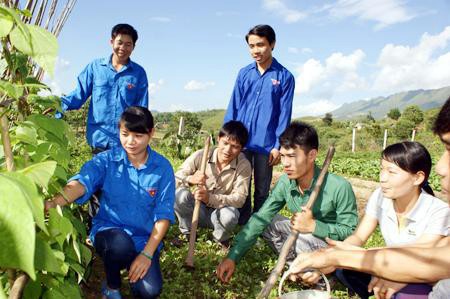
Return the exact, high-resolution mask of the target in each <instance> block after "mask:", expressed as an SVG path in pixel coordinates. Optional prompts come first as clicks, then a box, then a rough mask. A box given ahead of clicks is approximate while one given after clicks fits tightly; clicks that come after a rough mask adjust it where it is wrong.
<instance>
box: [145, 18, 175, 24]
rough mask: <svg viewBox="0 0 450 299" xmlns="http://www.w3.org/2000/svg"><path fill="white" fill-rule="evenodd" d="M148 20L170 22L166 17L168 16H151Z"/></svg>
mask: <svg viewBox="0 0 450 299" xmlns="http://www.w3.org/2000/svg"><path fill="white" fill-rule="evenodd" d="M150 21H153V22H159V23H170V22H172V19H171V18H168V17H151V18H150Z"/></svg>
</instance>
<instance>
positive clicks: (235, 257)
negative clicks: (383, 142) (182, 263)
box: [216, 122, 358, 283]
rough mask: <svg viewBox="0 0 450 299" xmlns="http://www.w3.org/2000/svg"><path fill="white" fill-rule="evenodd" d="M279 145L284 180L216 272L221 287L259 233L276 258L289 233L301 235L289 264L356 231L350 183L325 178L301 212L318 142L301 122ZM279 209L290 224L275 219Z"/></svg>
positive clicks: (331, 176)
mask: <svg viewBox="0 0 450 299" xmlns="http://www.w3.org/2000/svg"><path fill="white" fill-rule="evenodd" d="M280 145H281V149H280V154H281V163H282V165H283V170H284V174H283V175H282V176H281V177H280V179H279V181H278V182H277V184H276V185H275V187H274V189H273V190H272V192H271V194H270V195H269V197H268V198H267V200H266V202H265V203H264V205H263V206H262V207H261V209H260V210H259V211H258V212H257V213H255V214H254V215H252V217H251V218H250V220H249V222H248V223H247V224H246V225H245V226H244V228H243V229H242V230H241V231H240V232H239V234H238V235H237V236H236V238H235V240H234V246H233V247H232V248H231V249H230V251H229V253H228V255H227V257H226V258H225V259H224V260H223V261H222V262H221V263H220V264H219V266H217V270H216V274H217V276H218V277H219V279H220V280H221V281H222V282H225V283H226V282H229V281H230V279H231V276H232V275H233V272H234V270H235V268H236V263H238V262H239V260H240V259H241V258H242V257H243V256H244V255H245V253H246V252H247V251H248V250H249V249H250V248H251V247H252V246H253V244H254V243H255V242H256V240H257V239H258V237H259V236H260V235H261V234H263V232H264V234H263V237H264V238H265V239H266V240H268V241H269V244H270V246H271V247H272V248H273V249H275V250H276V251H277V252H279V251H280V249H281V246H282V244H283V243H284V241H285V240H286V238H287V237H288V235H289V233H290V230H291V228H293V229H295V230H297V231H298V232H300V234H299V237H298V239H297V241H296V245H295V251H293V252H292V254H290V257H289V258H290V259H293V258H294V257H295V255H297V254H299V253H301V252H304V251H312V250H315V249H318V248H321V247H326V246H327V243H326V242H325V241H324V239H325V238H330V239H334V240H344V239H345V238H346V237H347V236H349V235H351V233H352V232H353V230H354V229H355V228H356V225H357V222H358V215H357V209H356V199H355V195H354V193H353V190H352V187H351V185H350V183H349V182H348V181H346V180H345V179H344V178H342V177H339V176H337V175H334V174H331V173H329V174H327V175H326V177H325V179H324V182H323V184H322V188H321V191H320V193H319V196H318V198H317V200H316V202H315V204H314V206H313V208H312V210H310V209H307V208H306V207H304V206H305V204H306V202H307V201H308V199H309V196H310V194H311V192H312V190H313V188H314V186H315V184H316V181H317V178H318V176H319V173H320V169H319V168H318V167H317V166H316V165H315V160H316V157H317V151H318V148H319V138H318V136H317V132H316V130H315V129H314V127H312V126H310V125H308V124H306V123H302V122H293V123H291V124H290V125H289V127H288V128H287V129H286V130H285V131H284V132H283V134H282V135H281V136H280ZM284 206H287V208H288V210H289V211H291V212H292V213H294V214H293V216H292V218H291V219H290V220H289V219H287V218H285V217H283V216H281V215H278V214H277V213H278V212H279V211H280V210H281V209H283V207H284Z"/></svg>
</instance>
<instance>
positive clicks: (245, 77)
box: [224, 58, 295, 154]
mask: <svg viewBox="0 0 450 299" xmlns="http://www.w3.org/2000/svg"><path fill="white" fill-rule="evenodd" d="M294 88H295V79H294V76H292V74H291V73H290V72H289V71H288V70H287V69H286V68H285V67H283V66H282V65H281V64H279V63H278V61H277V60H276V59H275V58H273V60H272V64H271V66H270V67H269V68H268V69H267V70H266V71H265V72H264V74H263V75H261V74H260V72H259V71H258V67H257V65H256V62H255V63H252V64H249V65H248V66H246V67H244V68H242V69H241V70H240V71H239V74H238V77H237V79H236V84H235V85H234V90H233V94H232V95H231V100H230V103H229V104H228V110H227V112H226V114H225V119H224V122H225V123H226V122H228V121H230V120H238V121H240V122H242V123H243V124H244V126H245V127H246V128H247V130H248V133H249V140H248V143H247V145H246V148H247V149H249V150H252V151H255V152H258V153H263V154H268V153H270V151H271V150H272V149H273V148H277V149H278V148H279V147H280V143H279V141H278V138H279V137H280V135H281V134H282V133H283V132H284V130H285V129H286V128H287V126H288V125H289V123H290V121H291V114H292V101H293V97H294Z"/></svg>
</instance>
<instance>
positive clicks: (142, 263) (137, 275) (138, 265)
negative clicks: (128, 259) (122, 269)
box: [128, 254, 152, 283]
mask: <svg viewBox="0 0 450 299" xmlns="http://www.w3.org/2000/svg"><path fill="white" fill-rule="evenodd" d="M151 265H152V261H151V260H150V259H149V258H147V257H145V256H143V255H142V254H138V256H137V257H136V258H135V259H134V261H133V263H131V267H130V271H128V278H129V279H130V282H131V283H135V282H136V281H138V280H139V279H142V278H144V276H145V274H147V271H148V269H150V266H151Z"/></svg>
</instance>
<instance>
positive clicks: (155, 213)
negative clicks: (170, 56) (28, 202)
mask: <svg viewBox="0 0 450 299" xmlns="http://www.w3.org/2000/svg"><path fill="white" fill-rule="evenodd" d="M119 128H120V143H121V145H122V146H121V147H115V148H113V149H111V150H107V151H104V152H102V153H99V154H97V155H96V156H94V158H93V159H92V160H90V161H88V162H86V163H85V164H84V165H83V167H82V168H81V170H80V172H79V173H78V174H77V175H75V176H74V177H72V178H71V179H70V180H69V182H68V183H67V185H66V186H65V187H64V189H63V192H62V193H61V194H58V195H57V196H55V197H54V198H53V199H52V200H51V201H47V202H46V203H45V209H46V210H47V211H48V210H49V209H50V208H55V207H56V206H57V205H59V206H64V205H67V204H71V203H72V202H76V203H78V204H83V203H85V202H86V201H87V200H88V199H89V197H90V196H91V195H92V194H93V193H94V192H95V191H97V190H99V189H101V190H102V195H101V197H100V210H99V212H98V214H97V215H96V216H95V217H94V219H93V223H92V229H91V232H90V235H89V237H90V239H91V241H92V243H93V244H94V247H95V250H96V251H97V253H98V254H99V255H100V256H101V258H102V260H103V263H104V269H105V273H106V282H104V283H103V286H102V295H103V296H104V297H106V298H110V299H120V298H122V297H121V295H120V285H121V277H120V271H121V270H122V269H125V268H126V269H128V277H129V280H130V283H131V288H132V291H133V293H134V294H136V295H138V296H141V298H154V297H156V296H157V295H158V294H160V292H161V290H162V274H161V269H160V264H159V253H160V250H161V248H162V243H161V240H162V239H163V237H164V236H165V234H166V232H167V230H168V228H169V224H170V223H173V222H174V220H175V215H174V211H173V205H174V201H175V178H174V174H173V170H172V166H171V165H170V162H169V161H168V160H167V159H166V158H164V157H163V156H161V155H160V154H158V153H157V152H155V151H153V150H152V149H151V148H150V147H149V146H148V143H149V141H150V139H151V138H152V136H153V133H154V128H153V116H152V115H151V113H150V111H149V110H148V109H147V108H146V107H129V108H127V109H126V110H125V111H124V112H123V114H122V116H121V118H120V124H119Z"/></svg>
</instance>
